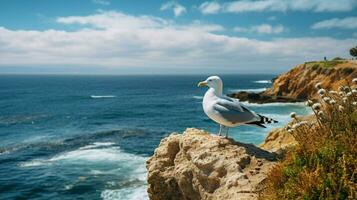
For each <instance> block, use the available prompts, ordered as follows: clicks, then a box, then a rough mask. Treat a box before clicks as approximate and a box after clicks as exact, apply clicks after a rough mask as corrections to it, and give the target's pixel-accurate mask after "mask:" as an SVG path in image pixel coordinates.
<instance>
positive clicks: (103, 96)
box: [90, 95, 116, 99]
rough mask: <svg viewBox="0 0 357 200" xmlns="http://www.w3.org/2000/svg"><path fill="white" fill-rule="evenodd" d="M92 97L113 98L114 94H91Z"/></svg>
mask: <svg viewBox="0 0 357 200" xmlns="http://www.w3.org/2000/svg"><path fill="white" fill-rule="evenodd" d="M90 97H91V98H92V99H101V98H115V97H116V96H115V95H91V96H90Z"/></svg>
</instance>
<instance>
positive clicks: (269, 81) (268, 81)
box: [253, 80, 271, 83]
mask: <svg viewBox="0 0 357 200" xmlns="http://www.w3.org/2000/svg"><path fill="white" fill-rule="evenodd" d="M253 82H254V83H271V80H259V81H253Z"/></svg>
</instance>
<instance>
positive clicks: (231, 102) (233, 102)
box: [217, 96, 244, 112]
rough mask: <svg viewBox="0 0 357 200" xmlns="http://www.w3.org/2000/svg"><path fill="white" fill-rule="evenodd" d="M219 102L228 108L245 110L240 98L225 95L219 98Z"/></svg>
mask: <svg viewBox="0 0 357 200" xmlns="http://www.w3.org/2000/svg"><path fill="white" fill-rule="evenodd" d="M217 104H219V105H221V106H223V107H226V108H228V109H232V110H236V111H239V112H244V110H243V108H242V106H241V104H240V102H239V100H238V99H232V98H229V97H226V96H223V97H221V98H219V99H218V100H217Z"/></svg>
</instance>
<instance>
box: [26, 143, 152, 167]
mask: <svg viewBox="0 0 357 200" xmlns="http://www.w3.org/2000/svg"><path fill="white" fill-rule="evenodd" d="M112 145H113V143H93V144H90V145H86V146H84V147H80V148H78V149H77V150H73V151H69V152H65V153H60V154H57V155H55V156H53V157H52V158H50V159H35V160H31V161H27V162H24V163H21V164H20V167H35V166H40V165H48V164H53V163H57V162H65V163H66V162H69V163H72V162H83V161H84V162H131V163H134V164H137V163H144V162H145V159H146V158H144V157H142V156H137V155H134V154H130V153H126V152H123V151H121V150H120V148H119V147H117V146H112Z"/></svg>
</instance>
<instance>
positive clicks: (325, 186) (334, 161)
mask: <svg viewBox="0 0 357 200" xmlns="http://www.w3.org/2000/svg"><path fill="white" fill-rule="evenodd" d="M354 82H355V83H347V84H346V86H343V87H341V89H340V91H338V92H334V91H326V90H324V89H322V88H320V86H319V85H317V88H318V93H319V95H320V99H319V102H315V103H313V102H311V101H308V102H307V104H308V105H309V106H311V108H312V110H313V112H314V115H315V116H314V120H312V121H309V122H307V121H301V120H300V119H299V118H298V117H296V115H295V114H292V118H293V123H294V125H292V126H290V125H289V126H288V127H287V131H288V132H289V133H290V134H292V135H293V136H294V138H295V139H296V141H297V142H298V145H297V146H295V147H294V148H292V149H290V150H289V151H288V152H287V154H286V156H285V158H284V159H283V160H282V161H281V162H280V163H279V164H278V165H277V166H276V167H274V168H273V169H272V171H271V172H270V174H269V176H268V178H267V181H266V189H265V190H264V191H263V193H262V196H261V199H357V137H356V136H357V103H356V102H357V90H356V89H357V80H356V79H354ZM351 85H352V86H351Z"/></svg>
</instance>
